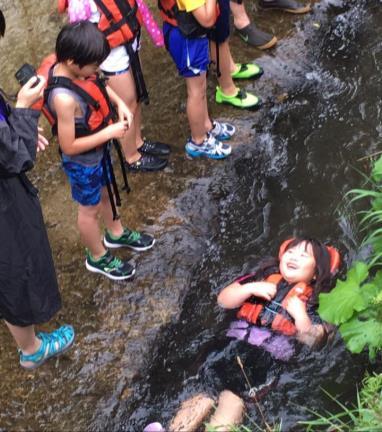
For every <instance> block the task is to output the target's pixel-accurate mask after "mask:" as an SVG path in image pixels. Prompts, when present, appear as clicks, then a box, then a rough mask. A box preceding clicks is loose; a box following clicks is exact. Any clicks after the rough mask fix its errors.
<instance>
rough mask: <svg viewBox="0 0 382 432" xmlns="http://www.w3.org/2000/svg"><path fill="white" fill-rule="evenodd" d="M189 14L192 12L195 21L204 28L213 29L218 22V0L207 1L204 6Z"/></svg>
mask: <svg viewBox="0 0 382 432" xmlns="http://www.w3.org/2000/svg"><path fill="white" fill-rule="evenodd" d="M187 12H192V14H193V15H194V17H195V19H196V20H197V21H198V22H199V24H200V25H201V26H203V27H206V28H209V27H212V26H213V25H214V24H215V22H216V18H217V16H216V0H206V1H205V3H204V4H203V5H202V6H199V7H198V8H197V9H194V10H192V11H189V10H187Z"/></svg>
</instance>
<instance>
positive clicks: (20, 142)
mask: <svg viewBox="0 0 382 432" xmlns="http://www.w3.org/2000/svg"><path fill="white" fill-rule="evenodd" d="M39 116H40V113H39V111H36V110H32V109H26V108H14V109H13V110H12V112H11V114H10V116H9V117H8V122H6V121H0V176H1V175H5V176H7V175H14V174H20V173H22V172H24V171H27V170H29V169H31V168H32V167H33V163H34V161H35V159H36V144H37V123H38V119H39Z"/></svg>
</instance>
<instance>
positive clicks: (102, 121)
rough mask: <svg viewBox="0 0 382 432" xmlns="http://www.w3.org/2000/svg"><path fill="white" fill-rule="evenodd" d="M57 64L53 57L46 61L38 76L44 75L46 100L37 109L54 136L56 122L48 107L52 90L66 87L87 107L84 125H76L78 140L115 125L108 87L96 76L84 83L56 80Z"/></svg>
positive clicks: (52, 55)
mask: <svg viewBox="0 0 382 432" xmlns="http://www.w3.org/2000/svg"><path fill="white" fill-rule="evenodd" d="M55 64H56V56H55V55H54V54H51V55H50V56H48V57H46V58H45V59H44V60H43V62H42V63H41V66H40V67H39V68H38V70H37V74H38V75H42V76H43V77H44V78H45V79H46V81H47V84H46V88H45V91H44V97H43V98H41V99H40V100H39V101H38V102H37V103H36V104H35V105H34V106H33V108H35V109H40V110H41V111H42V113H43V114H44V115H45V117H46V118H47V120H48V121H49V123H50V125H51V126H52V131H53V133H56V132H57V118H56V115H55V113H54V112H53V111H52V109H51V108H50V106H49V95H50V93H51V92H52V90H53V89H55V88H58V87H63V88H66V89H68V90H71V91H73V92H74V93H76V94H77V95H78V96H80V98H81V99H83V100H84V102H85V103H86V104H87V106H88V110H87V113H86V116H85V125H79V124H76V132H75V134H76V137H80V136H86V135H91V134H93V133H96V132H98V131H99V130H101V129H103V128H104V127H105V126H107V125H109V124H111V123H113V118H114V108H113V105H112V103H111V102H110V99H109V96H108V94H107V91H106V87H105V83H104V81H103V80H101V79H100V78H99V76H98V75H93V76H91V77H89V78H87V79H85V80H79V79H77V80H71V79H69V78H66V77H56V76H54V75H53V67H54V65H55Z"/></svg>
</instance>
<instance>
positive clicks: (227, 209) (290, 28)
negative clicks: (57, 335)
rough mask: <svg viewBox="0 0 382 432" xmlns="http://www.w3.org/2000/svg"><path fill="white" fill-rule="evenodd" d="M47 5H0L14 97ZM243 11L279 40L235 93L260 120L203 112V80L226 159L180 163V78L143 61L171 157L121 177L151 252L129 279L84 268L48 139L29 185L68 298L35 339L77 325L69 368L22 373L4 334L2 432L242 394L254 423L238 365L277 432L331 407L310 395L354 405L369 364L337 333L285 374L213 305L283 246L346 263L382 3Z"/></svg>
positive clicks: (366, 141)
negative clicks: (160, 168) (327, 246)
mask: <svg viewBox="0 0 382 432" xmlns="http://www.w3.org/2000/svg"><path fill="white" fill-rule="evenodd" d="M53 3H54V2H48V1H46V0H42V1H40V2H38V3H36V2H32V1H27V0H26V1H22V0H17V1H14V2H12V4H11V3H10V2H6V1H0V6H1V8H2V9H3V11H4V13H5V15H6V18H7V23H8V31H7V35H6V38H5V39H4V40H3V41H1V42H0V49H1V55H2V60H3V61H2V79H1V86H2V87H3V88H5V89H6V90H8V91H9V92H12V91H13V92H14V91H16V90H17V84H16V82H15V80H14V79H13V74H14V71H15V70H16V69H17V68H18V67H19V66H20V65H21V64H22V63H23V62H25V61H28V62H30V63H32V64H35V65H37V64H38V63H39V61H40V60H41V59H42V57H43V56H44V55H46V54H48V53H49V52H51V51H52V50H53V46H54V40H55V36H56V34H57V31H58V28H59V26H60V25H61V18H60V17H59V16H58V15H57V14H56V13H55V12H54V10H53V8H54V6H53ZM256 13H257V17H258V20H259V22H260V23H261V24H262V26H263V27H264V28H268V29H273V30H274V31H275V32H277V34H278V36H281V37H282V40H281V41H280V43H279V44H278V48H276V49H275V50H274V51H273V52H271V53H267V54H263V55H262V56H261V57H260V58H259V59H258V62H259V63H260V64H261V65H262V66H263V67H264V69H265V76H264V77H263V78H262V79H261V80H260V81H257V82H254V83H251V82H246V83H243V84H242V86H245V87H246V88H247V89H249V90H254V91H256V92H257V93H259V94H261V95H262V96H263V97H264V99H265V103H264V108H263V110H262V111H261V112H260V113H253V112H238V111H235V110H234V109H232V108H229V107H220V106H214V105H213V102H212V94H213V85H214V83H213V77H211V78H210V81H211V84H210V88H209V95H210V102H211V104H210V105H211V108H212V114H213V116H216V117H220V118H226V119H230V120H232V121H233V122H234V123H235V124H236V125H237V127H238V130H239V132H238V137H237V138H235V140H234V143H233V145H234V155H233V156H232V158H231V159H230V160H227V161H225V162H222V163H215V162H212V161H189V160H186V159H185V157H184V151H183V143H184V141H185V138H186V136H187V130H186V127H185V125H186V118H185V112H184V97H185V90H184V87H183V83H182V81H181V80H180V79H177V78H176V73H175V70H174V68H173V66H172V64H171V61H170V59H169V58H168V55H166V54H165V53H164V52H163V51H160V50H156V49H155V48H153V47H150V46H149V45H148V44H147V45H145V47H144V49H143V61H144V66H145V69H146V70H147V73H146V75H147V80H148V85H149V88H150V89H151V96H152V102H151V104H150V105H149V107H146V108H145V110H144V119H145V127H144V133H145V134H147V135H148V136H150V137H151V136H155V138H160V139H162V140H167V141H168V142H171V143H173V144H174V151H173V154H172V156H171V163H170V165H169V167H168V168H167V169H166V170H165V171H164V172H162V173H159V174H145V175H137V176H130V183H131V185H132V189H133V191H132V192H131V193H130V195H129V196H127V198H125V200H124V203H123V207H122V217H123V219H124V220H126V221H127V224H128V225H129V226H132V227H133V228H137V229H145V230H147V231H149V232H151V233H153V234H155V236H156V238H157V244H156V246H155V248H154V249H153V250H152V251H150V252H148V253H145V254H142V255H139V256H138V255H135V257H134V259H135V260H136V262H137V265H138V271H137V276H136V278H135V280H134V281H133V282H131V283H127V284H126V283H110V282H109V281H105V280H104V279H103V278H102V277H98V276H94V275H91V274H89V273H87V272H85V271H84V267H83V260H84V258H83V250H82V247H81V245H80V242H79V239H78V235H77V232H76V228H75V224H74V221H75V211H76V210H75V206H74V204H73V203H72V202H71V200H70V197H69V190H68V186H67V185H66V181H65V178H64V176H63V174H62V172H61V170H60V164H59V159H58V156H57V148H56V145H55V144H54V142H53V141H52V145H51V148H50V149H49V150H48V151H47V152H46V154H44V155H42V156H41V157H40V159H39V162H38V164H37V167H36V170H35V173H34V180H35V182H36V184H37V185H38V187H39V189H40V194H41V200H42V204H43V208H44V213H45V219H46V224H47V228H48V232H49V237H50V240H51V244H52V249H53V254H54V258H55V262H56V267H57V272H58V277H59V281H60V286H61V289H62V295H63V300H64V307H63V309H62V311H60V313H59V314H58V315H57V317H56V318H55V320H53V322H52V323H50V324H49V325H48V328H50V326H52V327H53V326H55V325H56V324H57V323H62V322H69V323H73V325H74V326H75V327H76V330H77V341H76V344H75V346H74V348H73V349H72V350H71V351H70V352H68V353H67V354H66V355H65V356H62V357H60V358H59V359H57V360H52V361H50V362H48V363H47V364H46V365H44V366H43V367H41V368H39V369H38V370H36V371H35V372H26V371H23V370H20V369H19V367H18V365H17V355H16V353H15V350H14V346H13V344H12V341H11V339H10V337H9V335H8V334H7V332H6V331H5V329H4V328H2V329H1V330H0V337H1V341H2V343H1V348H0V373H1V377H2V379H1V383H0V389H1V393H0V406H1V408H0V430H4V431H5V430H33V431H35V430H63V431H64V430H73V431H82V430H86V429H87V430H115V431H117V430H118V431H120V430H126V431H140V430H142V429H143V426H144V425H145V424H147V423H148V422H150V421H154V420H158V421H161V422H162V423H164V424H165V423H166V422H167V421H168V420H169V419H170V418H171V417H172V415H173V414H174V412H175V411H176V408H177V407H178V406H179V404H180V402H181V401H182V400H184V399H186V398H187V397H189V396H191V395H193V394H195V393H197V392H200V391H203V392H206V393H208V394H209V395H211V396H216V395H217V394H218V392H219V391H221V390H222V389H224V388H230V389H232V390H234V391H235V392H237V393H239V394H240V395H242V396H243V397H244V398H245V400H246V405H247V412H248V415H249V417H250V419H251V420H248V423H249V424H250V421H255V422H257V423H258V424H260V423H261V418H260V415H259V412H258V409H257V408H256V406H255V405H254V404H253V402H252V401H251V400H249V399H248V398H246V393H247V388H246V383H245V380H244V378H243V375H242V372H241V371H240V369H239V367H238V365H237V363H236V360H235V358H236V356H237V355H239V356H240V358H241V359H242V361H243V364H244V368H245V371H246V373H247V375H248V377H249V380H250V381H251V383H252V384H253V385H260V384H262V383H264V382H266V381H267V380H269V379H270V378H272V377H275V385H274V387H273V388H272V389H271V391H270V392H269V393H268V394H267V395H265V396H264V398H263V399H262V400H261V407H262V410H263V412H264V414H265V416H266V418H267V419H268V420H270V421H280V420H282V424H283V431H284V430H285V431H295V430H296V431H297V430H303V428H302V427H301V426H296V422H297V421H298V420H302V419H305V418H307V417H310V416H311V414H309V413H308V412H307V411H306V408H309V409H311V410H316V411H322V410H325V409H333V407H334V404H333V402H331V401H330V400H329V399H328V398H327V397H326V396H325V394H324V393H323V391H322V388H324V389H326V390H327V391H329V392H330V393H331V394H333V395H335V396H338V397H340V398H341V400H343V401H345V402H347V403H351V402H354V400H355V394H356V384H357V383H359V382H360V381H361V380H362V377H363V375H364V373H365V371H366V369H367V365H368V360H367V356H365V355H358V356H352V355H350V354H349V353H348V352H347V351H346V349H345V348H344V346H343V343H342V341H341V340H340V338H339V337H336V338H335V340H334V341H333V342H332V343H331V344H329V345H328V346H326V347H324V349H322V350H321V351H319V352H309V351H308V350H307V349H306V348H299V349H298V350H297V352H296V355H295V357H294V358H293V359H292V360H291V361H290V362H288V363H281V362H276V361H274V360H272V359H271V358H270V357H269V356H267V355H266V354H264V353H262V352H260V351H258V350H256V349H253V348H251V347H249V346H246V345H244V344H242V343H238V342H232V341H230V340H229V339H227V338H226V337H225V331H226V329H227V327H228V325H229V322H230V321H231V320H232V314H229V313H226V312H224V311H222V310H220V309H219V308H218V307H217V305H216V295H217V293H218V292H219V290H220V289H221V288H222V287H223V286H224V285H225V284H227V282H229V281H231V280H233V279H234V278H235V277H236V276H237V275H239V274H242V273H244V272H246V271H248V270H250V269H251V267H252V266H253V265H254V264H255V263H256V261H257V260H258V259H259V258H261V257H263V256H265V255H269V254H275V253H276V251H277V248H278V246H279V244H280V241H281V240H282V239H285V238H287V237H290V236H291V235H295V234H299V233H302V232H304V233H309V234H310V235H312V236H315V237H317V238H320V239H321V240H323V241H327V242H330V243H331V244H333V245H335V246H337V247H338V248H339V249H340V250H341V253H342V255H343V259H344V262H345V264H348V263H349V262H350V260H351V259H352V257H353V256H354V254H355V253H356V243H357V238H356V235H355V234H354V230H353V228H352V227H353V224H352V219H353V218H354V214H352V213H349V212H344V210H343V208H342V207H341V205H340V204H341V203H342V202H343V197H344V195H345V193H346V192H347V191H348V190H349V189H351V188H352V187H358V186H359V185H360V183H361V181H362V179H361V176H360V175H359V174H358V173H357V171H356V169H360V170H367V169H368V167H369V165H368V162H367V160H366V161H365V160H361V161H360V160H359V159H360V158H362V157H364V156H365V155H367V154H370V153H373V152H375V151H378V149H379V143H380V141H381V135H382V128H381V125H380V111H381V107H382V104H381V94H382V78H381V77H382V75H381V68H382V36H381V32H380V28H381V25H382V11H381V3H380V2H379V1H377V0H359V1H352V0H348V1H345V0H343V1H342V0H321V1H320V2H316V3H315V7H314V10H313V13H312V14H310V15H308V16H305V17H291V16H286V14H282V13H274V12H260V11H256ZM232 47H233V52H234V54H235V57H236V58H238V59H241V60H242V59H246V60H251V59H253V55H254V54H253V49H251V48H249V47H244V46H243V45H242V43H241V42H240V41H239V40H238V39H236V38H235V37H234V38H233V39H232ZM174 95H175V96H174ZM123 254H124V256H130V255H129V253H126V252H123ZM370 368H371V369H373V370H380V364H378V363H377V364H375V365H372V366H370Z"/></svg>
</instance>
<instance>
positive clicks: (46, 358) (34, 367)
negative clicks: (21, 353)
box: [20, 334, 76, 370]
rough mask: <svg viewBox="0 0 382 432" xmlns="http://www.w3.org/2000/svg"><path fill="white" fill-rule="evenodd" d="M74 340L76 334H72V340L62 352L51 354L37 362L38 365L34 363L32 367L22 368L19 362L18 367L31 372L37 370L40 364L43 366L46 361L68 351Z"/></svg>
mask: <svg viewBox="0 0 382 432" xmlns="http://www.w3.org/2000/svg"><path fill="white" fill-rule="evenodd" d="M75 338H76V334H74V336H73V339H72V341H71V342H70V344H69V345H68V346H67V347H66V348H64V349H63V350H62V351H60V352H59V353H57V354H52V355H50V356H48V357H45V358H44V360H42V361H40V362H38V363H35V364H34V365H33V366H23V365H22V364H21V362H20V366H21V367H22V368H23V369H26V370H33V369H37V368H38V367H40V366H41V365H42V364H44V363H45V362H46V361H47V360H49V359H51V358H53V357H60V355H61V354H65V353H66V352H67V351H69V350H70V348H71V347H72V345H73V343H74V340H75Z"/></svg>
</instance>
